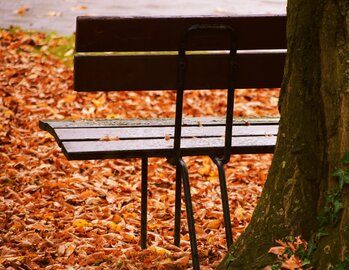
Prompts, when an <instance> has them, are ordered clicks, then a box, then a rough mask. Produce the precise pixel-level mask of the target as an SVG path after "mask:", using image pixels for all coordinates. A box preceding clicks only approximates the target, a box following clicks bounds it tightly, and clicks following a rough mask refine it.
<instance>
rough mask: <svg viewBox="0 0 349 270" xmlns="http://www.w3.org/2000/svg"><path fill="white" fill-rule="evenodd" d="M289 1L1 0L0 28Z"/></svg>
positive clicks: (256, 7)
mask: <svg viewBox="0 0 349 270" xmlns="http://www.w3.org/2000/svg"><path fill="white" fill-rule="evenodd" d="M284 13H286V0H160V1H154V0H98V1H96V0H94V1H93V0H0V18H1V20H0V28H8V27H9V26H11V25H14V26H20V27H22V28H24V29H33V30H40V31H56V32H58V33H60V34H71V33H73V31H74V28H75V18H76V16H79V15H106V16H107V15H113V16H142V15H143V16H149V15H154V16H165V15H212V16H214V15H223V16H225V15H226V16H229V15H239V14H284Z"/></svg>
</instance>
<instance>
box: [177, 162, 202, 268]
mask: <svg viewBox="0 0 349 270" xmlns="http://www.w3.org/2000/svg"><path fill="white" fill-rule="evenodd" d="M178 166H180V167H181V175H182V179H183V187H184V196H185V207H186V210H187V219H188V229H189V236H190V248H191V256H192V261H193V269H194V270H198V269H200V265H199V254H198V248H197V245H196V233H195V224H194V213H193V206H192V201H191V195H190V184H189V173H188V168H187V166H186V164H185V162H184V161H183V159H179V160H178Z"/></svg>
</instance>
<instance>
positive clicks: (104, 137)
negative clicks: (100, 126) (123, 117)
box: [99, 135, 120, 142]
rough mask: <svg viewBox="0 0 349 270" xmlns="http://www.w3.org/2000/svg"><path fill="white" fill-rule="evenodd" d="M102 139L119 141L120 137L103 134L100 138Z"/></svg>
mask: <svg viewBox="0 0 349 270" xmlns="http://www.w3.org/2000/svg"><path fill="white" fill-rule="evenodd" d="M99 140H100V141H107V142H108V141H119V140H120V138H119V137H118V136H109V135H107V136H103V137H102V138H100V139H99Z"/></svg>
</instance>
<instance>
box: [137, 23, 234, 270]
mask: <svg viewBox="0 0 349 270" xmlns="http://www.w3.org/2000/svg"><path fill="white" fill-rule="evenodd" d="M204 31H223V32H227V33H228V34H229V36H230V44H229V45H230V47H229V48H230V62H229V73H228V76H229V78H228V94H227V109H226V128H225V142H224V149H223V155H222V156H212V157H211V159H212V160H213V161H214V163H215V164H216V166H217V168H218V172H219V181H220V187H221V199H222V206H223V216H224V225H225V231H226V241H227V246H228V248H229V247H230V246H231V244H232V243H233V238H232V229H231V221H230V211H229V202H228V195H227V186H226V177H225V172H224V167H223V166H224V164H226V163H228V162H229V160H230V153H231V143H232V128H233V110H234V90H235V88H234V81H235V77H234V74H235V66H236V62H235V61H236V37H235V33H234V31H233V29H232V28H231V27H230V26H227V25H192V26H191V27H189V28H188V29H187V31H186V32H185V33H183V37H182V42H181V44H180V49H179V51H178V70H177V97H176V116H175V134H174V146H173V148H174V152H173V155H172V156H170V157H167V160H168V162H169V163H170V164H172V165H174V166H176V193H175V196H176V198H175V228H174V244H175V245H176V246H179V244H180V218H181V199H182V198H181V197H182V194H181V191H182V190H181V186H182V180H183V189H184V196H185V204H186V211H187V220H188V229H189V235H190V247H191V254H192V262H193V269H194V270H197V269H199V268H200V264H199V255H198V249H197V244H196V233H195V222H194V213H193V206H192V200H191V194H190V182H189V173H188V168H187V166H186V164H185V162H184V160H183V159H182V153H181V133H182V119H183V95H184V90H185V83H186V68H187V63H186V47H187V43H188V40H189V38H190V37H189V36H190V35H193V34H194V33H198V32H204ZM147 176H148V159H147V158H143V159H142V199H141V204H142V206H141V211H142V213H141V247H142V248H143V249H145V248H146V246H147V243H146V242H147V188H148V183H147Z"/></svg>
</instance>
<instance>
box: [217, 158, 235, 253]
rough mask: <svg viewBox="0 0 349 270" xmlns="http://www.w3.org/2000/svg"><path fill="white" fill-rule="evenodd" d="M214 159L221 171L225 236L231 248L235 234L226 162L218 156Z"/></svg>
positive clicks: (219, 171) (220, 181)
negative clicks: (233, 231) (225, 168)
mask: <svg viewBox="0 0 349 270" xmlns="http://www.w3.org/2000/svg"><path fill="white" fill-rule="evenodd" d="M212 160H213V162H214V163H215V164H216V165H217V168H218V173H219V183H220V186H221V198H222V206H223V217H224V226H225V236H226V241H227V246H228V249H229V248H230V246H231V245H232V244H233V236H232V231H231V221H230V211H229V201H228V194H227V183H226V177H225V172H224V168H223V166H224V164H223V163H222V160H221V159H220V158H218V157H212Z"/></svg>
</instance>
